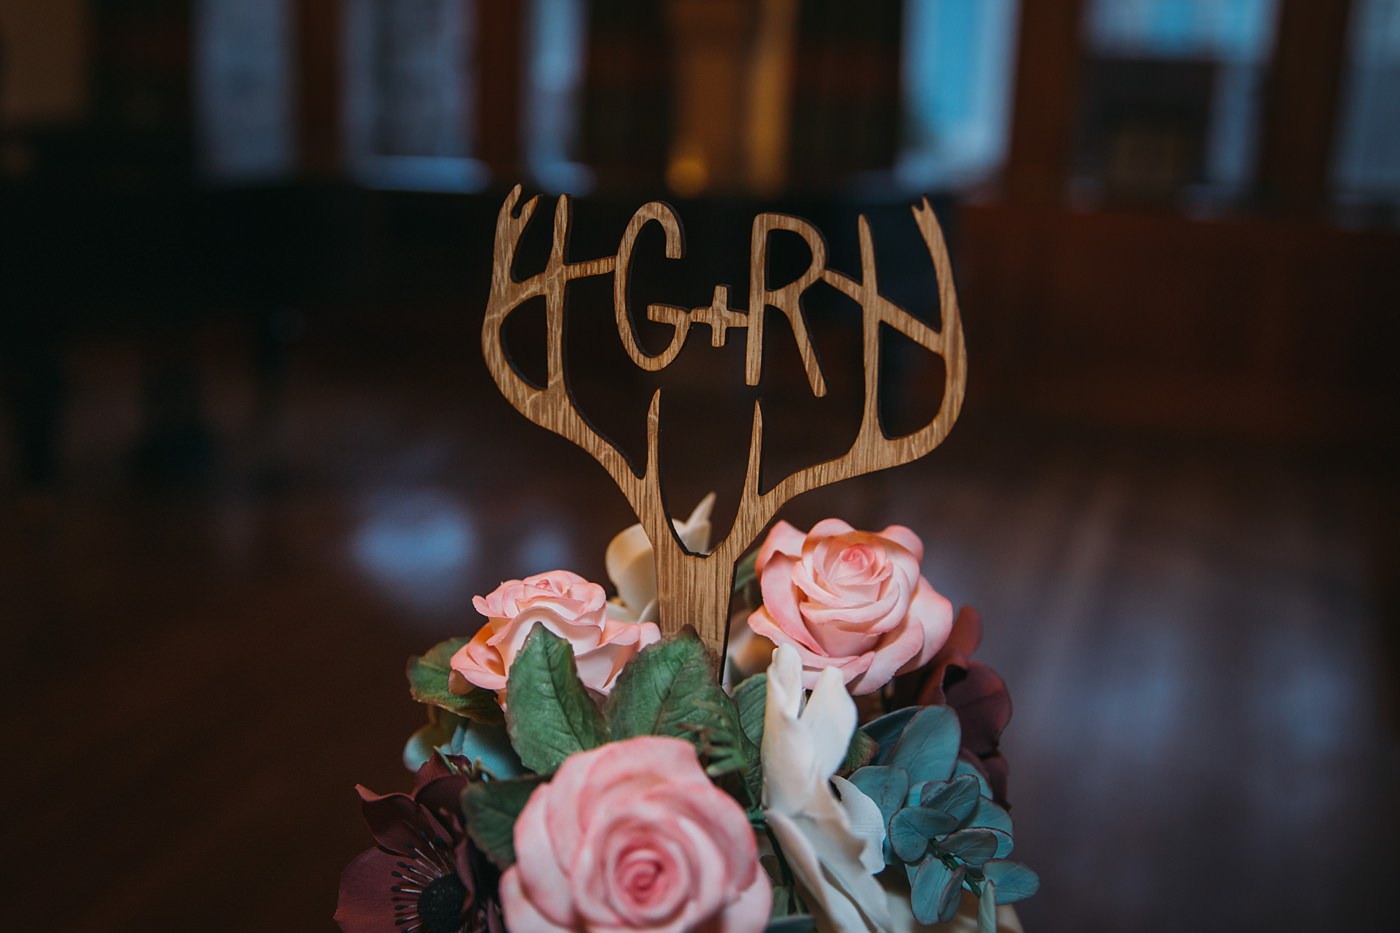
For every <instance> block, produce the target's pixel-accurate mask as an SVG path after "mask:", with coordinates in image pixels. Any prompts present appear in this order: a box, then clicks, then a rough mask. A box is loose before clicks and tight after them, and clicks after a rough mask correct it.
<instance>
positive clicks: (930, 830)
mask: <svg viewBox="0 0 1400 933" xmlns="http://www.w3.org/2000/svg"><path fill="white" fill-rule="evenodd" d="M957 825H958V824H957V822H956V821H954V820H953V819H952V818H950V817H949V816H948V815H947V814H946V813H944V812H942V811H941V810H929V809H926V808H924V807H905V808H904V809H903V810H900V811H899V812H898V813H896V814H895V815H894V818H893V819H891V820H890V848H891V849H893V850H894V854H895V855H897V856H899V858H900V860H901V861H905V862H917V861H918V860H919V859H921V858H923V856H924V853H925V852H927V851H928V847H929V843H930V842H932V841H933V840H935V839H937V838H938V837H939V836H942V835H945V834H946V833H950V832H952V831H953V830H954V829H957Z"/></svg>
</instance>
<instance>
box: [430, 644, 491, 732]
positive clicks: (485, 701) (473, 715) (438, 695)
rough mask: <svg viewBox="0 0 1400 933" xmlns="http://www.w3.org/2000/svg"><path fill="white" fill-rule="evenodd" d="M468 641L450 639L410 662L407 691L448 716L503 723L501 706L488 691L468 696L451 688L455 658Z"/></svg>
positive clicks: (477, 691) (475, 692) (472, 690)
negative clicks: (452, 662)
mask: <svg viewBox="0 0 1400 933" xmlns="http://www.w3.org/2000/svg"><path fill="white" fill-rule="evenodd" d="M468 640H469V639H466V638H449V639H448V640H447V641H444V642H439V643H438V644H436V645H434V646H433V647H432V648H430V649H428V651H427V652H426V653H424V654H421V655H417V656H415V657H412V658H409V659H408V689H409V692H410V693H412V694H413V698H414V699H415V700H417V701H418V702H419V703H427V704H429V705H431V706H436V707H439V708H440V709H445V710H447V711H448V712H449V713H455V714H456V715H458V716H463V717H466V718H467V719H475V720H477V721H478V722H500V721H501V706H500V704H499V703H497V702H496V695H495V694H494V693H492V692H491V691H489V690H482V689H480V688H478V687H473V688H472V689H471V690H470V691H469V692H468V693H464V694H458V693H453V692H452V691H451V690H450V689H448V686H447V684H448V676H449V675H450V674H451V673H452V665H451V661H452V656H453V655H454V654H456V653H457V650H458V649H459V648H461V647H462V646H463V645H465V644H466V643H467V641H468Z"/></svg>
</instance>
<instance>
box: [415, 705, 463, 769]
mask: <svg viewBox="0 0 1400 933" xmlns="http://www.w3.org/2000/svg"><path fill="white" fill-rule="evenodd" d="M464 722H467V720H465V719H463V718H462V717H460V716H457V715H455V714H453V713H449V712H447V711H446V710H443V709H440V708H438V707H436V706H430V707H428V721H427V723H425V724H424V725H422V726H419V727H418V729H417V730H416V731H415V732H414V733H413V734H412V735H410V736H409V737H408V741H407V742H405V743H404V747H403V766H404V767H405V768H407V769H408V770H410V771H417V770H418V769H419V768H421V767H423V765H424V763H426V762H427V760H428V759H429V758H431V757H433V752H434V750H435V749H436V748H437V747H438V746H439V745H442V744H443V743H444V742H450V741H452V734H453V733H454V732H456V731H457V728H458V726H460V725H461V724H462V723H464Z"/></svg>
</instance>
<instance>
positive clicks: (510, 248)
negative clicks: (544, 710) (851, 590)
mask: <svg viewBox="0 0 1400 933" xmlns="http://www.w3.org/2000/svg"><path fill="white" fill-rule="evenodd" d="M520 196H521V189H520V187H519V186H516V187H515V189H514V190H512V191H511V192H510V194H509V195H507V197H506V200H505V203H503V204H502V205H501V210H500V213H499V215H498V216H497V219H496V237H495V245H494V248H493V253H492V272H491V292H490V298H489V300H488V303H487V307H486V314H485V319H484V321H483V324H482V338H481V340H482V353H483V355H484V357H485V359H486V366H487V369H488V370H489V371H490V372H491V375H492V377H493V378H494V379H495V382H496V385H497V387H498V388H499V389H500V390H501V393H502V394H503V395H504V396H505V398H506V400H507V401H509V402H510V404H511V405H512V406H513V407H514V408H515V409H516V410H517V411H519V412H520V413H521V414H523V415H524V416H525V417H526V418H528V419H529V420H530V421H532V422H534V423H535V424H537V425H539V426H540V427H543V428H547V429H548V430H550V431H553V432H554V433H555V434H558V435H560V436H561V437H564V438H567V439H568V440H570V441H572V442H573V443H574V444H576V445H578V446H579V447H580V448H582V449H583V450H584V451H586V452H587V453H588V454H589V455H590V456H592V457H593V458H594V459H595V460H597V461H598V463H599V464H601V465H602V467H603V469H605V470H606V471H607V473H608V475H609V476H610V477H611V478H612V480H613V482H614V483H616V484H617V488H618V489H619V490H620V491H621V492H622V494H623V496H624V497H625V498H626V500H627V503H628V505H629V506H631V508H632V511H633V513H634V514H635V515H636V516H637V520H638V521H639V522H640V523H641V525H642V527H643V528H644V529H645V530H646V533H647V537H648V538H649V539H650V540H651V544H652V548H653V550H654V552H655V555H656V568H657V570H656V572H657V589H658V603H659V609H660V626H661V629H662V631H663V632H668V633H671V632H677V631H679V630H680V629H682V628H683V627H685V626H687V625H692V626H694V627H695V629H696V631H697V632H698V633H699V635H700V638H701V639H702V640H703V641H704V642H705V644H706V645H707V646H709V647H710V648H711V650H713V651H714V653H715V655H716V657H723V656H724V650H725V644H726V640H727V637H728V617H729V596H730V590H731V587H732V585H733V580H734V565H735V563H736V562H737V561H738V560H739V558H740V557H741V556H742V555H743V554H744V552H745V551H747V550H748V549H749V547H750V546H751V545H752V544H753V543H754V541H755V540H757V538H758V536H759V534H760V533H762V531H763V529H764V528H766V527H767V526H768V524H769V523H770V522H771V521H772V520H773V519H774V517H775V516H776V515H777V513H778V510H779V509H781V508H782V507H783V506H784V505H785V504H786V503H787V502H788V501H789V500H791V499H792V498H794V497H795V496H798V495H800V494H802V493H804V492H809V491H811V490H813V489H818V488H821V487H823V486H829V485H831V484H833V483H836V482H839V481H841V480H843V479H849V478H851V477H855V476H862V475H865V474H868V473H874V472H877V471H880V470H885V469H889V468H890V467H895V466H899V465H901V464H905V463H909V462H910V461H913V460H917V459H918V458H920V457H922V456H924V455H925V454H927V453H928V452H929V451H931V450H933V448H935V447H937V446H938V445H939V444H940V443H942V441H943V439H944V438H945V437H947V436H948V432H949V430H951V428H952V426H953V423H954V422H955V421H956V420H957V417H958V413H959V411H960V410H961V408H962V401H963V395H964V392H965V388H966V381H967V359H966V352H965V348H964V343H963V333H962V320H961V317H960V315H959V311H958V299H957V291H956V289H955V288H954V285H953V275H952V268H951V264H950V262H949V259H948V250H947V246H946V243H945V241H944V238H943V232H942V229H941V228H940V227H939V225H938V221H937V219H936V218H935V217H934V214H933V210H932V209H931V208H930V207H929V204H928V201H927V199H925V200H924V201H923V202H922V204H920V205H919V206H917V207H915V208H913V215H914V220H915V222H916V224H917V226H918V229H919V233H920V235H921V236H922V238H923V240H924V243H925V245H926V246H927V248H928V251H929V255H930V257H931V259H932V261H933V266H934V270H935V273H936V275H937V279H938V302H937V308H938V312H939V318H940V326H939V327H938V328H936V329H935V328H934V327H931V326H930V325H928V324H926V323H924V322H923V321H921V320H920V319H918V318H917V317H915V316H913V315H911V314H910V313H909V312H908V311H906V310H905V309H903V308H901V307H900V306H899V305H897V304H895V303H894V302H892V301H890V300H889V299H887V298H885V297H884V296H882V295H881V294H880V289H879V279H878V275H877V272H876V265H875V247H874V241H873V238H872V236H871V231H870V224H869V222H868V221H867V220H866V218H865V217H864V216H862V217H861V218H860V220H859V232H860V256H861V273H860V278H859V279H855V278H852V277H851V276H848V275H846V274H845V273H842V272H839V271H837V270H835V269H831V268H829V267H828V266H827V264H826V244H825V242H824V241H823V239H822V236H821V234H820V232H819V231H818V230H817V229H816V227H814V226H812V224H810V223H808V222H807V221H805V220H802V219H800V218H797V217H791V216H788V215H785V214H775V213H763V214H759V215H758V216H757V217H756V218H754V223H753V229H752V238H751V256H750V269H749V275H750V284H749V310H748V313H747V315H742V314H740V313H739V312H737V311H736V310H735V309H732V308H730V307H729V306H728V288H727V287H726V286H717V287H716V289H715V296H714V300H713V301H712V302H711V304H710V305H708V306H703V307H700V308H695V309H692V310H690V311H686V310H685V309H683V308H680V307H677V306H674V305H665V304H651V305H650V306H649V307H648V309H647V316H648V318H649V319H650V320H652V321H655V322H658V323H666V324H670V325H671V327H672V333H671V338H670V340H669V342H668V343H667V345H666V347H665V348H664V349H663V350H661V351H660V352H659V353H656V354H650V353H647V352H646V351H645V350H644V349H643V348H642V347H641V345H640V344H639V343H638V341H637V335H636V332H635V330H634V328H633V323H632V317H631V311H630V310H629V307H628V300H627V291H628V289H627V284H628V270H629V267H630V264H631V261H632V252H633V247H634V245H635V242H636V239H637V236H638V234H639V233H640V232H641V230H642V228H643V227H645V226H646V225H647V224H648V223H656V224H658V225H659V226H660V227H661V228H662V230H663V232H664V233H665V236H666V248H665V255H666V258H667V259H673V260H674V259H680V258H681V257H682V256H683V255H684V250H685V244H684V239H683V236H682V233H681V228H680V222H679V220H678V219H677V217H676V214H675V211H674V210H673V209H672V208H671V207H670V206H669V205H666V204H662V203H660V202H650V203H648V204H645V205H643V206H642V207H641V208H639V209H638V210H637V211H636V213H635V214H633V216H632V219H631V221H630V222H629V223H628V225H627V228H626V230H625V231H624V233H623V235H622V239H621V242H620V243H619V246H618V251H617V254H616V255H615V256H604V257H601V258H598V259H592V260H587V261H583V262H571V261H570V260H569V259H568V257H567V256H566V255H565V254H566V252H567V245H568V241H569V225H570V221H571V213H572V208H571V203H570V200H569V197H568V196H567V195H563V196H561V197H560V198H559V200H558V202H557V204H556V206H555V210H554V229H553V239H552V246H551V249H550V254H549V259H548V261H547V263H546V266H545V268H544V270H543V271H541V272H539V273H536V274H535V275H532V276H529V277H528V278H526V279H524V280H517V279H516V278H515V276H514V274H513V273H512V271H511V270H512V269H513V267H514V265H515V257H516V249H517V247H518V245H519V242H520V238H521V236H522V234H523V233H524V231H525V228H526V226H527V225H528V224H529V222H530V219H531V217H532V216H533V214H534V212H535V209H536V207H537V206H538V204H539V199H538V197H536V198H531V199H530V200H528V201H526V202H525V203H524V204H521V203H520ZM517 206H518V207H519V209H518V211H517ZM776 231H787V232H789V233H793V234H795V235H797V236H799V237H801V238H802V240H803V241H804V242H805V243H806V245H807V247H808V249H809V250H810V251H811V257H812V258H811V262H810V264H809V265H808V267H807V269H806V270H805V271H804V272H803V273H802V274H801V275H799V276H798V277H797V278H795V279H792V280H791V281H789V282H786V283H784V284H782V285H779V286H777V287H770V286H769V283H768V281H767V267H768V263H767V249H768V242H769V238H770V236H771V235H772V234H773V233H774V232H776ZM609 274H611V275H613V312H614V319H615V321H616V324H617V329H618V335H619V338H620V339H621V341H622V344H623V346H624V348H625V349H626V351H627V354H628V357H629V358H630V359H631V360H632V362H633V363H634V364H636V365H637V366H638V367H640V368H642V369H644V370H647V371H652V372H654V371H657V370H660V369H664V368H665V367H666V366H668V365H670V363H671V362H672V361H673V360H674V359H675V358H676V356H677V355H678V354H679V353H680V351H681V349H682V348H683V347H684V345H685V341H686V339H687V337H688V336H689V334H690V330H691V326H692V324H693V323H697V322H698V323H703V324H708V325H709V326H710V328H711V333H712V342H713V345H714V346H722V345H723V344H724V342H725V340H726V338H727V334H728V331H729V330H730V329H733V328H738V327H743V328H745V329H746V330H747V345H746V348H745V350H746V354H745V381H746V382H747V383H748V384H749V385H750V386H756V385H758V383H759V380H760V378H761V376H762V372H763V340H764V331H765V327H764V317H765V312H766V309H767V308H770V307H771V308H775V309H777V310H778V311H780V312H782V314H783V315H784V316H785V318H786V320H787V322H788V324H789V325H790V328H791V331H792V334H793V338H794V339H795V340H796V342H797V349H798V354H799V356H800V358H801V360H802V366H803V371H804V372H805V374H806V376H807V380H808V384H809V386H810V388H811V390H812V393H813V394H814V395H816V396H822V395H825V394H826V391H827V389H826V381H825V378H824V377H823V375H822V371H821V366H820V364H819V363H818V361H817V355H816V350H815V348H814V346H813V344H812V341H811V338H810V336H809V335H808V332H807V326H806V322H805V320H804V318H803V313H802V296H803V293H804V292H806V290H807V289H809V288H811V287H812V286H814V285H815V284H817V283H819V282H820V283H824V284H826V285H828V286H830V287H831V288H833V289H835V290H836V291H838V292H841V293H842V294H844V295H846V296H847V297H849V298H851V299H852V300H853V301H855V302H856V303H857V304H858V305H859V306H860V308H861V311H862V321H861V347H862V359H863V362H864V375H863V391H864V401H863V405H862V409H861V422H860V427H859V429H858V431H857V433H856V436H855V439H854V440H853V441H852V442H851V446H850V448H849V449H848V450H847V451H846V453H844V454H843V455H841V456H839V457H837V458H835V459H833V460H828V461H825V462H822V463H817V464H813V465H811V466H808V467H805V468H802V469H799V470H797V471H796V472H793V473H791V474H789V475H788V476H786V477H785V478H783V479H782V480H780V481H779V482H778V483H776V484H775V485H773V486H772V487H770V488H768V489H766V490H765V489H763V488H761V481H760V477H761V475H762V461H763V435H764V424H763V407H762V402H761V401H755V402H754V408H753V419H752V428H751V431H750V435H749V450H748V466H747V468H746V471H745V478H744V484H743V489H742V492H741V494H740V495H741V497H740V502H739V506H738V511H737V514H736V515H735V518H734V522H733V525H732V526H731V528H730V530H729V532H728V534H726V535H725V536H724V537H723V538H721V539H720V540H719V542H718V543H717V544H716V545H715V547H714V549H713V550H711V551H710V552H709V553H707V554H695V553H691V552H690V551H688V550H687V549H686V547H685V545H684V544H683V543H682V542H681V540H680V538H679V536H678V535H677V534H676V533H675V529H674V520H673V519H672V517H671V514H670V512H669V511H668V510H667V508H666V504H665V502H664V500H663V497H662V492H661V488H662V477H661V463H660V453H659V451H660V440H659V437H660V431H661V390H660V389H658V390H656V392H655V393H654V394H653V395H652V397H651V404H650V406H649V408H648V411H647V425H646V462H645V464H644V467H643V470H642V472H641V473H638V472H636V471H635V470H634V469H633V467H632V465H631V463H629V462H628V459H627V457H626V455H625V454H624V453H623V452H622V450H621V449H620V448H619V447H618V446H617V445H616V444H615V443H614V442H613V441H611V440H609V439H608V438H606V437H604V436H603V435H602V434H601V433H600V432H599V431H598V430H597V429H596V428H594V427H593V425H592V424H590V423H589V421H588V419H587V418H586V417H585V416H584V414H583V413H582V412H581V411H580V410H579V407H578V404H577V403H576V402H575V400H574V398H573V396H572V394H571V393H570V390H569V378H568V373H567V367H566V365H565V359H564V321H565V301H566V288H567V286H568V284H569V282H571V281H573V280H575V279H582V278H589V277H592V276H599V275H609ZM540 297H542V298H544V300H545V318H546V324H545V330H546V338H545V339H546V348H545V357H546V367H547V376H546V379H545V383H544V385H541V386H537V385H534V384H532V383H530V382H529V381H528V380H526V379H525V378H524V376H522V375H521V373H520V372H519V370H517V369H516V368H515V366H514V365H513V364H512V363H511V360H510V355H509V352H508V350H507V347H506V346H505V342H504V334H503V331H504V327H505V324H506V321H507V319H508V318H509V317H510V315H511V314H512V313H513V312H514V311H516V310H517V309H519V308H520V307H521V306H522V305H523V304H525V303H526V302H527V301H529V300H530V299H532V298H540ZM882 325H883V326H887V327H890V328H892V329H894V330H895V331H896V332H898V333H899V334H901V335H903V336H905V337H908V338H909V339H911V340H912V341H914V342H915V343H917V344H918V345H920V346H922V347H923V348H925V349H926V350H928V351H930V352H931V353H934V354H936V355H937V356H939V357H940V358H941V359H942V360H943V364H944V365H943V372H944V379H943V386H942V398H941V401H940V403H939V406H938V409H937V411H936V413H935V414H934V416H933V418H932V419H931V420H930V421H929V422H928V423H927V424H925V425H924V426H923V427H921V428H919V429H918V430H916V431H914V432H912V433H910V434H906V435H902V436H899V437H890V436H888V435H887V434H886V433H885V431H884V429H883V428H882V427H881V425H880V416H879V407H880V339H881V334H880V330H881V326H882Z"/></svg>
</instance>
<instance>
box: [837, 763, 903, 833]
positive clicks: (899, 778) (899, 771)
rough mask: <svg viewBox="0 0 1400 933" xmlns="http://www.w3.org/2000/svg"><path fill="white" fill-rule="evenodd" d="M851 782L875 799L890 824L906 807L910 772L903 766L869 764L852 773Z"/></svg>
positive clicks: (876, 804) (886, 822) (886, 821)
mask: <svg viewBox="0 0 1400 933" xmlns="http://www.w3.org/2000/svg"><path fill="white" fill-rule="evenodd" d="M851 783H852V784H854V785H855V786H856V787H857V788H859V789H860V791H861V793H863V794H865V796H867V797H869V798H870V799H871V800H873V801H875V806H877V807H879V808H880V813H881V814H882V815H883V816H884V817H885V825H886V826H888V825H889V822H890V820H891V819H893V817H894V815H895V813H897V812H899V810H901V809H902V808H903V807H904V799H905V794H907V793H908V791H909V774H908V772H906V771H905V770H904V769H903V768H891V767H889V766H887V765H868V766H866V767H864V768H861V769H860V770H859V771H857V772H856V773H855V774H852V775H851Z"/></svg>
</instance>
